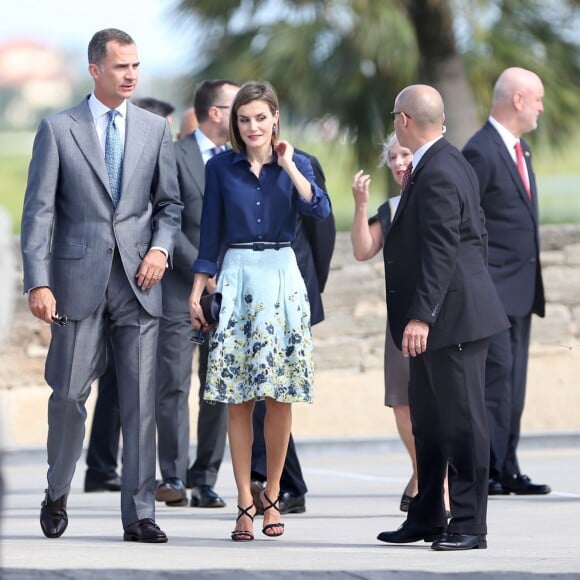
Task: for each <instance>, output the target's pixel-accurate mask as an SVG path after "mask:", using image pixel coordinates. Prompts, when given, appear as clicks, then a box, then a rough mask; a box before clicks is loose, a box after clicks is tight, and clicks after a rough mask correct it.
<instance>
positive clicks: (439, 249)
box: [383, 138, 509, 349]
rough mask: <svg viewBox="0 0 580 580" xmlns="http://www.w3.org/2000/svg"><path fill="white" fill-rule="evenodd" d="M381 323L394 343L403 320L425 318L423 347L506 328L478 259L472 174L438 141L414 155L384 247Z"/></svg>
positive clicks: (481, 248) (480, 243)
mask: <svg viewBox="0 0 580 580" xmlns="http://www.w3.org/2000/svg"><path fill="white" fill-rule="evenodd" d="M383 253H384V258H385V268H386V272H385V281H386V291H387V309H388V312H389V325H390V329H391V332H392V335H393V338H394V340H395V344H396V345H397V346H398V348H401V340H402V336H403V331H404V329H405V326H406V325H407V322H408V321H409V320H410V319H417V320H422V321H424V322H427V323H429V325H430V331H429V337H428V344H427V346H428V349H436V348H441V347H446V346H450V345H452V344H459V343H465V342H471V341H475V340H479V339H482V338H486V337H489V336H491V335H493V334H495V333H496V332H499V331H500V330H504V329H505V328H507V327H508V326H509V324H508V321H507V317H506V315H505V313H504V311H503V307H502V305H501V302H500V300H499V298H498V295H497V292H496V290H495V287H494V284H493V282H492V280H491V277H490V275H489V272H488V270H487V266H486V263H485V235H484V227H483V223H482V217H481V210H480V206H479V188H478V183H477V177H476V175H475V172H474V171H473V169H472V168H471V166H470V165H469V163H467V161H466V160H465V158H464V157H463V156H462V155H461V153H460V152H459V151H458V150H457V149H456V148H455V147H453V146H452V145H451V144H450V143H449V142H448V141H447V140H446V139H445V138H442V139H440V140H439V141H437V142H436V143H435V144H434V145H432V146H431V147H430V148H429V149H428V151H427V152H426V153H425V155H424V156H423V157H422V159H421V161H420V162H419V164H418V166H417V167H416V168H415V170H414V172H413V176H412V178H411V181H410V183H409V185H408V186H407V188H406V189H405V190H404V192H403V195H402V198H401V201H400V202H399V207H398V208H397V211H396V213H395V216H394V218H393V221H392V224H391V227H390V229H389V232H388V233H387V237H386V239H385V244H384V249H383Z"/></svg>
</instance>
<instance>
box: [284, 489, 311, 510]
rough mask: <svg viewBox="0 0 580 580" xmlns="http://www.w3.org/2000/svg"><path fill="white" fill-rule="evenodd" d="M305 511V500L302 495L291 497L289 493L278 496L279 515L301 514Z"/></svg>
mask: <svg viewBox="0 0 580 580" xmlns="http://www.w3.org/2000/svg"><path fill="white" fill-rule="evenodd" d="M305 511H306V498H305V497H304V496H303V495H292V494H291V493H289V492H287V491H286V492H284V493H281V494H280V513H281V514H303V513H304V512H305Z"/></svg>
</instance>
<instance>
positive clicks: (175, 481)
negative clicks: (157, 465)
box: [155, 477, 187, 507]
mask: <svg viewBox="0 0 580 580" xmlns="http://www.w3.org/2000/svg"><path fill="white" fill-rule="evenodd" d="M155 499H156V500H157V501H164V502H165V503H166V504H167V505H168V506H171V507H178V506H184V505H187V493H186V491H185V485H183V481H181V479H179V478H178V477H168V478H167V479H164V480H163V481H160V482H159V483H158V484H157V488H156V489H155Z"/></svg>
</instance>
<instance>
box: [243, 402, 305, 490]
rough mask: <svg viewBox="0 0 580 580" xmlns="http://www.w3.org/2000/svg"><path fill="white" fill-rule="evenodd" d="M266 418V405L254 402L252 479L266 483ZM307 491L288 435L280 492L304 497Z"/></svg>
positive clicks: (294, 448)
mask: <svg viewBox="0 0 580 580" xmlns="http://www.w3.org/2000/svg"><path fill="white" fill-rule="evenodd" d="M265 418H266V403H265V402H264V401H256V404H255V406H254V414H253V428H254V443H253V445H252V478H253V479H258V480H259V481H266V477H267V468H266V441H265V439H264V419H265ZM307 491H308V488H307V487H306V482H305V481H304V477H303V475H302V468H301V467H300V461H299V459H298V454H297V453H296V446H295V445H294V438H293V437H292V434H290V440H289V442H288V451H287V453H286V461H285V462H284V469H283V471H282V477H281V478H280V492H281V493H286V492H288V493H290V494H291V495H294V496H297V495H304V494H305V493H306V492H307Z"/></svg>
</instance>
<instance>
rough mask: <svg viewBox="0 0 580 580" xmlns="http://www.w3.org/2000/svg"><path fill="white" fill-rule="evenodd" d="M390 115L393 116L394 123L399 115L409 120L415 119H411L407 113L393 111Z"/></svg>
mask: <svg viewBox="0 0 580 580" xmlns="http://www.w3.org/2000/svg"><path fill="white" fill-rule="evenodd" d="M390 115H391V119H393V121H394V120H395V117H396V116H397V115H405V117H407V119H412V118H413V117H411V115H408V114H407V113H405V111H391V112H390Z"/></svg>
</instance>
